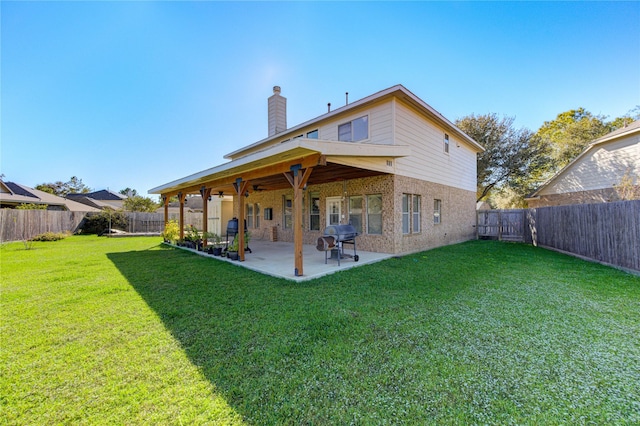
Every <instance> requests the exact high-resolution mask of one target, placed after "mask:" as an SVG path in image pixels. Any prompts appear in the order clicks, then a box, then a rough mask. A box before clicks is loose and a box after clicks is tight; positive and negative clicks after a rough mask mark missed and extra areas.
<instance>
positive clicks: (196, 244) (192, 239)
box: [184, 225, 202, 250]
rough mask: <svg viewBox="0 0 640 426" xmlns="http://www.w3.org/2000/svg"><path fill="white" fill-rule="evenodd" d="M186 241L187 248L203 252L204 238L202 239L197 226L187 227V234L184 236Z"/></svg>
mask: <svg viewBox="0 0 640 426" xmlns="http://www.w3.org/2000/svg"><path fill="white" fill-rule="evenodd" d="M184 240H185V246H186V247H189V248H190V249H199V250H202V238H201V237H200V232H198V230H197V229H196V227H195V226H193V225H189V226H188V227H187V233H186V235H185V236H184Z"/></svg>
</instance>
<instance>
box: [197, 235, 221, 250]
mask: <svg viewBox="0 0 640 426" xmlns="http://www.w3.org/2000/svg"><path fill="white" fill-rule="evenodd" d="M202 238H204V239H205V240H207V242H209V243H212V245H213V247H209V249H208V250H207V253H209V254H212V255H214V256H220V255H221V254H222V237H221V236H220V235H218V234H216V233H215V232H205V233H203V234H202Z"/></svg>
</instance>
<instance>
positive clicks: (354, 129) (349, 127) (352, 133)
mask: <svg viewBox="0 0 640 426" xmlns="http://www.w3.org/2000/svg"><path fill="white" fill-rule="evenodd" d="M368 138H369V117H368V116H366V115H365V116H363V117H360V118H356V119H355V120H352V121H350V122H348V123H344V124H341V125H339V126H338V140H339V141H342V142H357V141H361V140H364V139H368Z"/></svg>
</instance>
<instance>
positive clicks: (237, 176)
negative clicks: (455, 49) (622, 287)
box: [149, 85, 483, 275]
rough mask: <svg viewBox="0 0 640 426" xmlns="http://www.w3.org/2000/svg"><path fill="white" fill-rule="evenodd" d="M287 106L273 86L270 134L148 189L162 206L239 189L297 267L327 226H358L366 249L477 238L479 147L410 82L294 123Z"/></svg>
mask: <svg viewBox="0 0 640 426" xmlns="http://www.w3.org/2000/svg"><path fill="white" fill-rule="evenodd" d="M286 107H287V105H286V99H285V98H284V97H283V96H281V94H280V88H279V87H277V86H276V87H274V91H273V95H272V96H271V97H270V98H269V99H268V123H269V125H268V127H269V133H268V137H267V138H265V139H263V140H260V141H258V142H255V143H253V144H250V145H247V146H245V147H242V148H240V149H238V150H236V151H233V152H231V153H230V154H228V155H227V156H226V158H228V159H229V160H230V161H229V162H227V163H224V164H221V165H218V166H216V167H213V168H211V169H208V170H204V171H201V172H198V173H194V174H192V175H189V176H186V177H184V178H181V179H178V180H175V181H172V182H169V183H166V184H164V185H161V186H158V187H156V188H153V189H151V190H150V191H149V192H150V193H152V194H161V195H162V197H163V198H164V199H165V200H166V201H165V212H166V202H167V201H168V199H169V197H171V196H174V195H178V196H179V199H180V200H181V201H182V202H184V199H185V197H186V195H187V194H192V193H200V194H201V195H202V196H203V198H204V199H208V200H211V199H213V201H212V202H215V199H216V198H218V197H219V196H221V195H233V196H234V201H233V203H234V207H233V214H234V215H235V216H236V217H237V218H238V219H239V221H240V222H239V223H242V222H243V220H246V222H247V227H248V229H249V230H250V231H251V233H252V236H253V238H259V239H260V238H264V239H267V238H268V236H269V235H271V234H272V233H273V232H274V228H275V231H276V232H277V239H278V240H280V241H291V242H294V252H295V272H296V275H302V249H301V247H302V244H303V243H304V244H314V243H315V242H316V240H317V238H318V237H320V236H322V235H323V230H324V228H325V227H326V226H328V225H331V224H352V225H353V226H355V227H356V229H357V231H358V233H359V236H358V242H357V243H358V247H359V248H360V249H362V250H366V251H375V252H383V253H393V254H403V253H410V252H416V251H420V250H425V249H428V248H433V247H437V246H441V245H446V244H451V243H455V242H460V241H465V240H469V239H472V238H474V236H475V223H476V218H475V204H476V163H477V160H476V157H477V154H478V153H479V152H481V151H483V148H482V146H480V145H479V144H478V143H477V142H476V141H474V140H473V139H471V138H470V137H469V136H467V135H466V134H465V133H463V132H462V131H461V130H460V129H458V128H457V127H456V126H455V125H454V124H453V123H452V122H451V121H449V120H447V119H446V118H445V117H443V116H442V115H441V114H440V113H439V112H437V111H436V110H434V109H433V108H432V107H431V106H429V105H428V104H427V103H425V102H424V101H423V100H421V99H420V98H418V97H417V96H416V95H414V94H413V93H411V92H410V91H409V90H407V89H406V88H405V87H403V86H401V85H397V86H393V87H390V88H388V89H385V90H382V91H380V92H378V93H375V94H373V95H370V96H367V97H365V98H363V99H360V100H358V101H355V102H352V103H348V104H347V105H345V106H343V107H341V108H338V109H335V110H333V111H328V112H327V113H326V114H324V115H321V116H319V117H317V118H314V119H312V120H309V121H307V122H304V123H302V124H298V125H296V126H294V127H287V121H286ZM207 204H208V203H205V204H204V205H205V208H204V212H203V214H204V217H205V218H206V217H207V208H206V206H207ZM166 217H167V216H166V215H165V218H166ZM181 222H182V225H183V226H182V227H184V221H183V220H181ZM205 223H207V222H206V221H205ZM182 227H181V228H182ZM241 235H242V233H240V236H241ZM241 246H242V244H241ZM241 256H242V253H241Z"/></svg>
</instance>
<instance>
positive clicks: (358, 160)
mask: <svg viewBox="0 0 640 426" xmlns="http://www.w3.org/2000/svg"><path fill="white" fill-rule="evenodd" d="M387 161H390V162H391V166H389V165H388V164H387ZM395 161H396V160H395V159H394V158H385V157H373V158H372V157H341V156H329V157H327V162H330V163H335V164H342V165H344V166H350V167H358V168H361V169H367V170H376V171H379V172H384V173H393V172H394V170H395V168H394V166H393V165H394V164H395Z"/></svg>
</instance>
